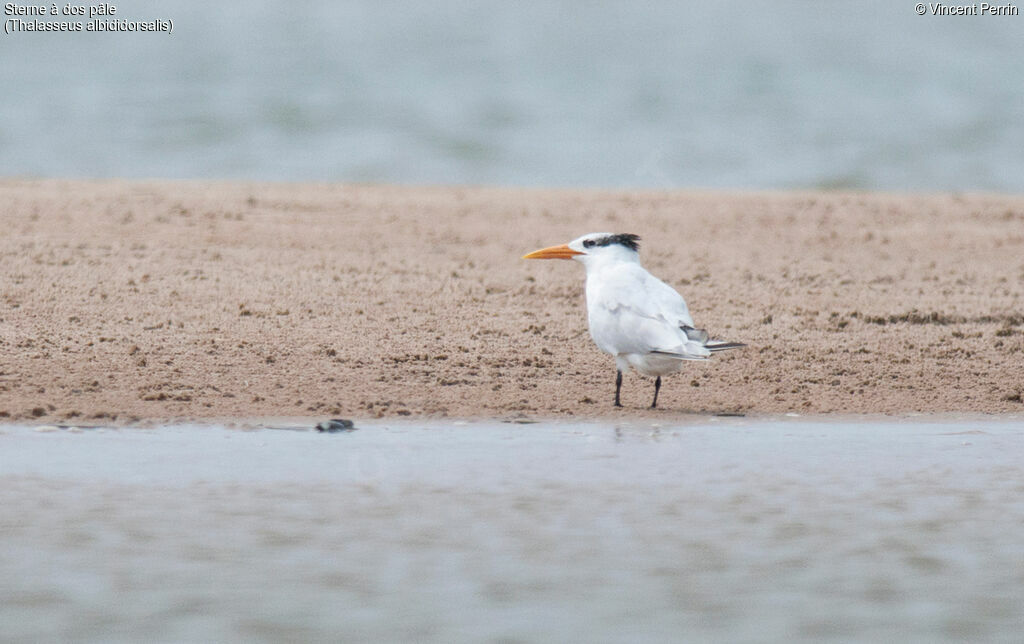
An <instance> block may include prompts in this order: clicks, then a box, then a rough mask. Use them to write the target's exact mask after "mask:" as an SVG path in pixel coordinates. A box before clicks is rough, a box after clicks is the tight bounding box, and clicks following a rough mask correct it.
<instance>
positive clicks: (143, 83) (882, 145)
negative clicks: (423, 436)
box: [0, 0, 1024, 193]
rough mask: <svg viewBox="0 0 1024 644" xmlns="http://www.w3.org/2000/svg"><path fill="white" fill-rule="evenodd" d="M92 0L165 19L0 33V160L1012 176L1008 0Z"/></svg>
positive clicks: (402, 171)
mask: <svg viewBox="0 0 1024 644" xmlns="http://www.w3.org/2000/svg"><path fill="white" fill-rule="evenodd" d="M115 4H116V7H117V14H116V16H115V17H116V18H118V19H125V20H128V19H130V20H150V19H162V20H167V19H169V20H172V21H173V25H174V29H173V31H172V32H171V33H170V34H166V33H147V34H137V33H136V34H132V33H79V34H68V33H63V34H57V33H13V34H0V87H2V88H3V89H2V91H0V175H16V176H25V175H27V176H44V177H49V176H59V177H65V176H71V177H128V178H137V177H157V178H161V177H164V178H210V179H235V178H241V179H257V180H286V181H372V182H399V183H443V184H503V185H529V186H545V185H546V186H600V187H623V186H641V187H651V188H678V187H682V188H688V187H715V188H719V187H721V188H740V189H751V188H755V189H756V188H771V189H779V188H781V189H786V188H857V189H870V190H927V191H958V190H994V191H1005V192H1014V193H1021V192H1024V155H1022V154H1021V153H1020V151H1021V150H1022V149H1024V68H1022V66H1021V65H1020V62H1019V61H1020V60H1022V59H1024V37H1022V36H1024V17H1022V16H1019V15H1018V16H997V17H993V16H933V15H924V16H919V15H917V13H916V12H915V3H914V2H911V1H910V0H899V1H895V2H894V1H891V0H868V1H864V2H848V3H836V2H806V1H803V0H776V1H772V2H744V1H739V0H727V1H723V2H714V3H707V2H696V1H692V2H652V1H640V2H628V3H625V2H609V1H599V2H587V3H570V2H540V1H527V2H506V3H497V2H472V1H469V0H441V1H438V2H425V3H410V2H370V1H347V2H329V1H327V0H309V1H306V2H301V3H291V4H289V3H280V2H267V1H264V0H256V1H253V2H246V3H209V2H198V1H196V0H182V1H180V2H174V3H163V4H154V3H142V2H137V1H128V2H120V3H115ZM64 19H66V18H64Z"/></svg>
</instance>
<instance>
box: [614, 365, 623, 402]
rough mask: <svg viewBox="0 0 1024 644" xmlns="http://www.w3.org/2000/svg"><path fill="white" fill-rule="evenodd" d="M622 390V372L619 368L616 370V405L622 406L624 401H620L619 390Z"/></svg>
mask: <svg viewBox="0 0 1024 644" xmlns="http://www.w3.org/2000/svg"><path fill="white" fill-rule="evenodd" d="M621 390H622V372H621V371H619V370H618V369H616V370H615V406H616V407H622V403H620V402H619V391H621Z"/></svg>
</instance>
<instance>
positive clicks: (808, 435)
mask: <svg viewBox="0 0 1024 644" xmlns="http://www.w3.org/2000/svg"><path fill="white" fill-rule="evenodd" d="M360 427H361V429H359V430H358V431H355V432H351V433H339V434H318V433H314V432H306V431H302V432H299V431H282V430H273V429H261V430H258V431H241V430H230V429H223V428H217V427H194V426H190V427H169V428H159V429H119V430H112V429H106V430H87V431H81V432H71V431H66V430H65V431H50V432H38V431H34V430H33V428H29V427H17V426H7V427H0V507H3V512H2V513H0V625H2V626H0V639H3V640H5V641H30V640H32V641H54V640H76V641H103V642H110V641H140V640H161V641H201V640H219V641H282V640H293V641H294V640H307V641H326V640H330V641H342V640H350V641H355V640H362V641H369V640H373V641H398V640H404V641H410V640H416V641H439V642H440V641H444V642H450V641H490V640H500V641H570V640H572V641H633V642H639V641H698V640H715V641H730V642H740V641H828V640H836V641H839V640H843V641H848V640H858V641H872V640H873V641H880V640H893V639H896V638H899V639H900V640H902V641H928V642H936V641H975V642H977V641H1019V636H1020V628H1021V624H1022V623H1024V622H1022V620H1024V608H1022V607H1024V540H1022V539H1021V535H1022V534H1024V447H1022V439H1024V420H1021V419H1018V418H1003V419H1001V420H958V421H935V420H908V419H901V420H891V419H890V420H885V421H881V422H879V421H876V420H872V421H870V422H845V421H844V422H822V421H820V420H813V421H809V420H802V419H785V420H752V419H718V418H698V419H691V420H688V421H685V422H683V423H680V424H671V423H663V424H662V426H655V425H652V423H650V422H639V421H638V422H634V423H623V424H618V425H614V424H599V423H585V424H571V423H539V424H532V425H512V424H501V423H495V422H479V423H475V422H470V423H447V424H439V423H427V424H421V423H415V422H404V423H390V424H387V423H381V422H375V423H372V424H367V423H360Z"/></svg>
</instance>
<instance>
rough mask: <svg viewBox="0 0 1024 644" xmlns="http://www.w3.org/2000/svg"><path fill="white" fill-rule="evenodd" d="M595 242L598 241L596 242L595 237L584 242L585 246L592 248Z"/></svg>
mask: <svg viewBox="0 0 1024 644" xmlns="http://www.w3.org/2000/svg"><path fill="white" fill-rule="evenodd" d="M595 243H597V242H595V241H594V240H593V239H588V240H586V241H584V242H583V247H584V248H591V247H592V246H593V245H594V244H595Z"/></svg>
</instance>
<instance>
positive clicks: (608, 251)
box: [523, 233, 746, 408]
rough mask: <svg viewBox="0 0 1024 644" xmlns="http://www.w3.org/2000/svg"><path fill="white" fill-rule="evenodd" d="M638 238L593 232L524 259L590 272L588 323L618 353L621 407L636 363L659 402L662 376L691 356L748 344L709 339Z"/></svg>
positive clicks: (698, 357)
mask: <svg viewBox="0 0 1024 644" xmlns="http://www.w3.org/2000/svg"><path fill="white" fill-rule="evenodd" d="M639 241H640V237H639V236H637V235H633V234H630V233H621V234H613V233H590V234H587V235H583V236H582V237H580V238H578V239H574V240H572V241H571V242H569V243H567V244H562V245H560V246H550V247H548V248H541V249H540V250H535V251H533V252H532V253H528V254H526V255H523V259H574V260H576V261H578V262H580V263H582V264H583V268H585V269H586V272H587V285H586V294H587V322H588V324H589V326H590V337H591V338H593V339H594V343H595V344H596V345H597V347H598V348H599V349H600V350H601V351H604V352H605V353H608V354H610V355H611V356H612V357H614V358H615V366H616V375H615V406H616V407H621V406H622V403H621V402H620V401H619V394H620V392H621V390H622V372H623V371H628V370H629V368H630V367H633V368H634V369H636V370H637V371H638V372H640V373H641V374H643V375H645V376H648V377H654V378H656V380H655V381H654V400H653V401H652V402H651V407H652V408H655V407H657V406H658V391H659V390H661V377H662V376H664V375H667V374H670V373H674V372H676V371H679V370H680V369H681V368H682V366H683V363H684V362H685V361H687V360H706V359H707V358H708V357H710V356H711V354H712V353H715V352H717V351H725V350H727V349H736V348H738V347H743V346H746V345H744V344H742V343H740V342H722V341H719V340H711V339H709V336H708V332H707V331H705V330H704V329H698V328H696V327H695V326H694V324H693V318H692V317H690V310H689V308H687V306H686V301H685V300H684V299H683V297H682V296H681V295H680V294H679V293H678V292H676V290H675V289H674V288H672V287H671V286H669V285H668V284H666V283H665V282H662V281H661V280H660V279H658V278H657V277H655V276H653V275H651V274H650V273H648V272H647V270H646V269H644V267H643V266H641V265H640V253H639V250H640V244H639Z"/></svg>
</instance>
